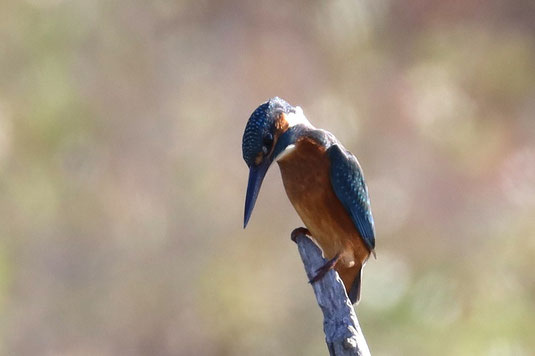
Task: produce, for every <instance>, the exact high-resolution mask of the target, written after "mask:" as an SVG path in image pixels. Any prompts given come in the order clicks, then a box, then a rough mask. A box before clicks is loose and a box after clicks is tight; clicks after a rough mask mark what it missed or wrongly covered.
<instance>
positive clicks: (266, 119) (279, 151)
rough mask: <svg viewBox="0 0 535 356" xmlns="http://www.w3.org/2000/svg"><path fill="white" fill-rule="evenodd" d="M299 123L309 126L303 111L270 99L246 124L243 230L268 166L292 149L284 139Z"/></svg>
mask: <svg viewBox="0 0 535 356" xmlns="http://www.w3.org/2000/svg"><path fill="white" fill-rule="evenodd" d="M299 124H305V125H310V124H309V123H308V121H307V119H306V118H305V116H304V115H303V111H302V110H301V108H300V107H298V106H297V107H294V106H292V105H290V104H288V103H287V102H286V101H284V100H283V99H281V98H278V97H275V98H272V99H269V100H268V101H267V102H265V103H263V104H262V105H260V106H259V107H258V108H256V110H255V111H254V112H253V113H252V114H251V117H250V118H249V121H247V126H245V131H244V133H243V140H242V152H243V159H244V160H245V163H247V166H248V167H249V182H248V185H247V195H246V198H245V212H244V223H243V226H244V227H245V226H247V222H248V221H249V218H250V217H251V213H252V211H253V208H254V205H255V202H256V198H257V197H258V193H259V192H260V187H261V185H262V181H263V180H264V177H265V175H266V172H267V170H268V168H269V166H270V165H271V163H272V162H274V161H276V160H278V159H280V158H281V157H282V156H283V155H284V154H285V153H288V151H289V149H290V148H291V147H293V146H292V145H293V143H294V142H292V140H291V138H290V137H287V138H286V139H281V137H282V136H283V134H284V133H286V132H287V131H288V130H289V129H290V128H292V127H294V126H296V125H299Z"/></svg>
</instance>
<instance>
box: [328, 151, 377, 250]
mask: <svg viewBox="0 0 535 356" xmlns="http://www.w3.org/2000/svg"><path fill="white" fill-rule="evenodd" d="M327 153H328V155H329V158H330V160H331V171H330V177H331V185H332V187H333V190H334V193H335V194H336V196H337V197H338V199H340V202H341V203H342V205H343V206H344V208H346V210H347V211H348V213H349V215H350V216H351V220H353V223H354V224H355V226H356V227H357V229H358V231H359V233H360V235H361V236H362V239H363V240H364V242H365V243H366V246H367V247H368V248H369V249H370V251H373V250H374V249H375V225H374V222H373V216H372V211H371V207H370V197H369V195H368V187H367V186H366V182H365V181H364V176H363V174H362V170H361V168H360V166H359V164H358V162H357V159H356V158H355V156H353V154H352V153H351V152H349V151H347V150H345V149H343V148H341V147H340V146H339V145H338V144H333V145H332V146H331V147H329V149H328V150H327Z"/></svg>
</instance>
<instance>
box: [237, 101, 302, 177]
mask: <svg viewBox="0 0 535 356" xmlns="http://www.w3.org/2000/svg"><path fill="white" fill-rule="evenodd" d="M294 111H295V108H294V107H293V106H291V105H290V104H288V103H287V102H286V101H284V100H283V99H281V98H279V97H274V98H271V99H269V100H268V101H266V102H265V103H263V104H262V105H260V106H259V107H258V108H256V110H255V111H254V112H253V113H252V114H251V117H249V120H248V121H247V125H246V126H245V131H244V132H243V139H242V154H243V159H244V160H245V163H247V166H249V167H251V166H253V165H254V163H255V158H256V156H257V155H258V154H259V153H260V152H261V151H262V145H263V140H264V137H265V136H266V135H267V134H268V133H270V132H271V131H273V130H274V124H275V121H276V120H277V118H278V116H279V115H280V113H283V112H284V113H289V112H294Z"/></svg>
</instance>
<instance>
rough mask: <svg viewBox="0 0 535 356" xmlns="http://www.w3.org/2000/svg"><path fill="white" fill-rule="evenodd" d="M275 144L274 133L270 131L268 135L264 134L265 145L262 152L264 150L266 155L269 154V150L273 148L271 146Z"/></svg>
mask: <svg viewBox="0 0 535 356" xmlns="http://www.w3.org/2000/svg"><path fill="white" fill-rule="evenodd" d="M272 145H273V135H272V134H270V133H268V134H267V135H266V136H264V141H263V146H262V152H264V155H267V154H268V152H269V151H270V150H271V146H272Z"/></svg>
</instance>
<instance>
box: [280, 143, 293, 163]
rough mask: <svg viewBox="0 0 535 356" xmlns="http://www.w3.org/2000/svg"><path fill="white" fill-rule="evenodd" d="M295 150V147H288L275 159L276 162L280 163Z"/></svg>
mask: <svg viewBox="0 0 535 356" xmlns="http://www.w3.org/2000/svg"><path fill="white" fill-rule="evenodd" d="M294 150H295V145H288V146H286V148H285V149H284V151H282V152H281V153H279V155H278V156H277V157H275V161H280V160H281V159H283V158H284V157H286V156H288V155H289V154H290V153H292V152H293V151H294Z"/></svg>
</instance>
